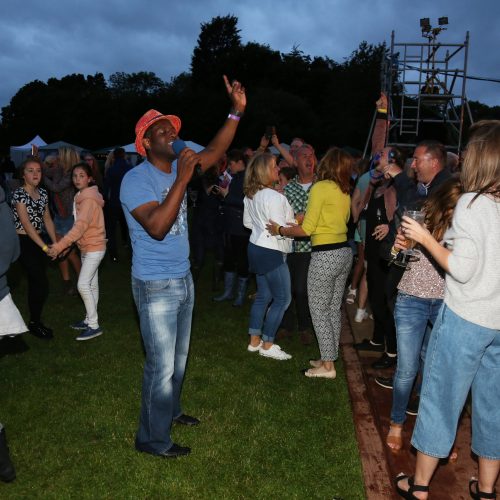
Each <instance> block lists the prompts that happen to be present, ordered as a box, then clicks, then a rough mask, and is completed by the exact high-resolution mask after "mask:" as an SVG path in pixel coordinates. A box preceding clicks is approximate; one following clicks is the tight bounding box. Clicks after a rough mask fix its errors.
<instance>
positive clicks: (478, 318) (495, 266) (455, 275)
mask: <svg viewBox="0 0 500 500" xmlns="http://www.w3.org/2000/svg"><path fill="white" fill-rule="evenodd" d="M474 196H475V193H466V194H464V195H462V196H461V197H460V199H459V200H458V203H457V207H456V209H455V212H454V214H453V221H452V225H451V227H450V229H448V231H446V234H445V238H444V239H445V241H446V242H447V243H448V244H451V250H452V253H451V255H450V256H449V258H448V267H449V269H450V271H449V274H447V275H446V289H445V296H444V300H445V303H446V305H447V306H449V307H450V309H451V310H452V311H454V312H455V313H456V314H458V316H460V317H461V318H463V319H465V320H467V321H470V322H471V323H475V324H476V325H480V326H483V327H485V328H491V329H494V330H498V329H500V202H495V201H494V200H493V199H491V198H490V197H488V196H484V195H482V196H480V197H479V198H477V199H476V200H475V201H474V203H472V205H471V206H470V207H469V203H470V202H471V200H472V199H473V198H474Z"/></svg>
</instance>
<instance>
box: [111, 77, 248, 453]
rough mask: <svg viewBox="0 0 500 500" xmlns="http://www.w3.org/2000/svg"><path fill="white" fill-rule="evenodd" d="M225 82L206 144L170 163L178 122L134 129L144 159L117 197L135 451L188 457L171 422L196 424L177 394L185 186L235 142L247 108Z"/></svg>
mask: <svg viewBox="0 0 500 500" xmlns="http://www.w3.org/2000/svg"><path fill="white" fill-rule="evenodd" d="M224 83H225V85H226V90H227V93H228V96H229V98H230V100H231V105H232V106H231V110H230V112H229V115H228V117H227V119H226V121H225V123H224V125H223V126H222V128H221V129H220V130H219V131H218V132H217V134H216V135H215V137H214V138H213V139H212V141H211V142H210V144H208V146H207V147H206V148H205V149H204V150H203V151H201V152H200V153H195V152H194V151H193V150H191V149H189V148H185V149H183V150H182V152H181V153H180V155H179V156H178V158H177V160H176V154H175V153H174V151H173V149H172V142H173V141H174V140H175V139H176V138H177V137H178V133H179V130H180V128H181V121H180V119H179V118H178V117H176V116H173V115H163V114H161V113H159V112H158V111H155V110H150V111H148V112H147V113H146V114H145V115H143V116H142V117H141V119H140V120H139V121H138V122H137V125H136V127H135V132H136V141H135V146H136V149H137V152H138V153H139V154H140V155H142V156H146V157H147V160H146V161H144V162H143V163H142V164H140V165H139V166H137V167H135V168H134V169H132V170H130V171H129V172H128V173H127V175H126V176H125V177H124V179H123V182H122V186H121V191H120V200H121V203H122V207H123V211H124V213H125V217H126V219H127V224H128V227H129V231H130V239H131V242H132V248H133V260H132V291H133V295H134V300H135V304H136V307H137V311H138V313H139V318H140V327H141V335H142V339H143V342H144V347H145V351H146V360H145V364H144V378H143V386H142V402H141V415H140V422H139V429H138V431H137V435H136V440H135V447H136V449H137V450H139V451H143V452H146V453H151V454H153V455H159V456H163V457H167V458H170V457H178V456H181V455H187V454H189V453H190V451H191V450H190V448H188V447H184V446H179V445H177V444H175V443H173V442H172V440H171V438H170V429H171V425H172V422H176V423H180V424H185V425H197V424H198V423H199V420H198V419H196V418H194V417H190V416H188V415H185V414H184V413H183V412H182V410H181V405H180V393H181V387H182V381H183V379H184V371H185V367H186V361H187V356H188V351H189V339H190V335H191V317H192V311H193V304H194V287H193V280H192V278H191V273H190V270H189V243H188V231H187V203H186V188H187V185H188V183H189V181H190V180H191V177H192V175H193V172H195V170H196V171H197V172H198V173H200V171H204V170H206V169H207V168H209V167H210V166H211V165H213V164H214V163H215V162H216V161H217V160H218V159H219V158H220V157H221V156H222V155H223V154H224V152H225V151H226V150H227V148H228V147H229V145H230V144H231V141H232V140H233V138H234V135H235V133H236V129H237V126H238V122H239V120H240V117H241V116H242V115H243V112H244V110H245V107H246V95H245V89H244V88H243V87H242V86H241V84H240V83H239V82H236V81H233V82H232V84H230V83H229V81H228V79H227V78H226V76H224Z"/></svg>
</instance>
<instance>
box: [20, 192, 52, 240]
mask: <svg viewBox="0 0 500 500" xmlns="http://www.w3.org/2000/svg"><path fill="white" fill-rule="evenodd" d="M38 192H39V193H40V198H38V200H34V199H33V198H32V197H31V196H30V195H29V194H28V193H27V192H26V191H25V190H24V188H23V187H20V188H17V189H16V190H15V191H14V193H12V201H11V205H12V212H13V213H14V224H15V226H16V230H18V229H24V228H23V225H22V224H21V221H20V220H19V214H18V213H17V208H16V204H17V203H22V204H23V205H26V210H27V212H28V216H29V218H30V222H31V224H32V226H33V227H34V228H35V229H36V230H37V231H41V230H42V229H43V227H44V224H43V216H44V214H45V210H46V209H47V204H48V202H49V196H48V194H47V191H46V190H45V189H43V188H38ZM24 230H25V229H24Z"/></svg>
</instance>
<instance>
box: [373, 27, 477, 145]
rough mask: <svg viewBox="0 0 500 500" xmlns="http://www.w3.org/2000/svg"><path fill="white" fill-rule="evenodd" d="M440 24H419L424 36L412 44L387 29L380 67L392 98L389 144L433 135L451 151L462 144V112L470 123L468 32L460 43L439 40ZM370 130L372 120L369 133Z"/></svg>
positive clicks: (411, 141) (384, 88)
mask: <svg viewBox="0 0 500 500" xmlns="http://www.w3.org/2000/svg"><path fill="white" fill-rule="evenodd" d="M445 19H447V18H445ZM421 21H422V20H421ZM427 21H428V20H427ZM446 22H447V21H446ZM443 29H445V28H443V27H442V26H440V27H439V28H435V29H432V28H431V27H430V26H429V27H428V30H427V31H425V30H424V28H423V29H422V36H424V37H425V38H427V41H422V42H413V43H407V42H396V40H395V34H394V31H393V32H392V34H391V49H390V55H389V57H388V58H385V60H384V61H383V64H382V72H381V85H382V89H383V90H385V91H386V93H387V95H388V97H389V103H390V106H389V108H390V109H389V113H390V114H389V118H390V124H389V127H388V137H387V145H389V146H405V147H414V146H415V145H416V144H417V143H418V142H420V141H421V140H424V139H436V138H437V139H439V140H441V142H443V143H444V144H445V146H446V148H447V149H448V150H449V151H455V152H457V153H459V152H460V151H461V149H462V134H463V128H464V118H465V112H466V111H467V112H468V118H469V119H470V121H471V123H472V116H471V113H470V109H469V106H468V102H467V98H466V94H465V84H466V79H467V57H468V49H469V32H467V33H466V36H465V41H464V42H463V43H441V42H439V41H438V40H437V36H438V34H439V33H440V32H441V30H443ZM373 123H374V121H373ZM372 131H373V124H372V130H371V131H370V137H371V133H372ZM436 133H437V134H438V135H439V137H436Z"/></svg>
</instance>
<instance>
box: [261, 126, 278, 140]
mask: <svg viewBox="0 0 500 500" xmlns="http://www.w3.org/2000/svg"><path fill="white" fill-rule="evenodd" d="M275 134H276V127H275V126H274V125H268V126H267V127H266V132H265V134H264V135H265V136H266V137H267V138H268V139H271V137H272V136H273V135H275Z"/></svg>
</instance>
